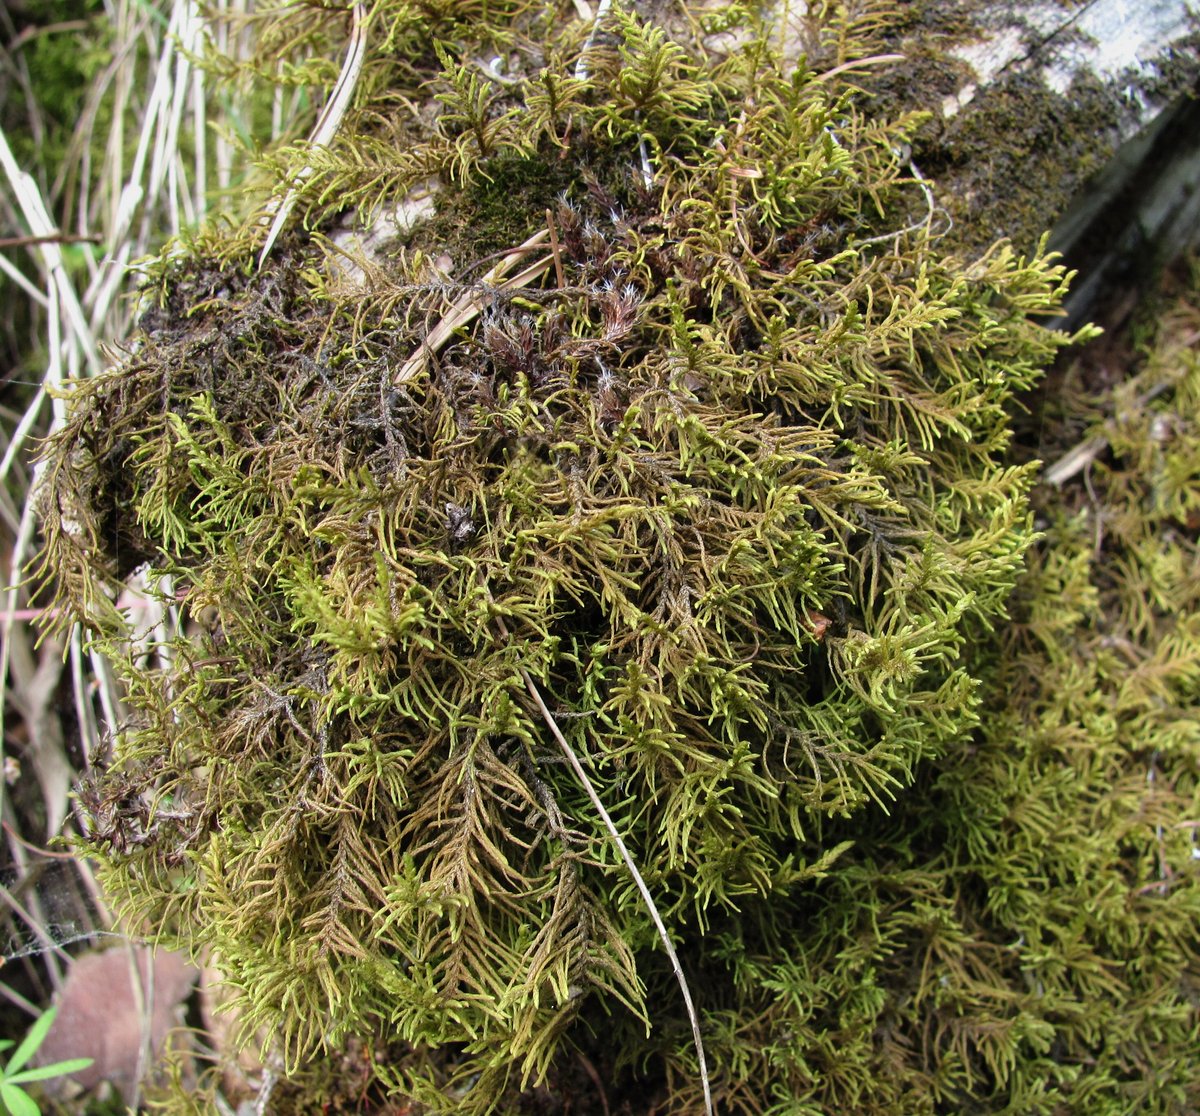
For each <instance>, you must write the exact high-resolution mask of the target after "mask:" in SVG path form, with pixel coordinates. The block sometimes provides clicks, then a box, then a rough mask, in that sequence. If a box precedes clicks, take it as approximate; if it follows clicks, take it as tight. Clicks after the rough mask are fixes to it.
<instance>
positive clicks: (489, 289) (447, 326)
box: [393, 229, 552, 384]
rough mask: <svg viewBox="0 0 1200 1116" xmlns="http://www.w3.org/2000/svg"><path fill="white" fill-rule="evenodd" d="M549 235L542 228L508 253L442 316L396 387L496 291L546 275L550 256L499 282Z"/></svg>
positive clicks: (406, 364)
mask: <svg viewBox="0 0 1200 1116" xmlns="http://www.w3.org/2000/svg"><path fill="white" fill-rule="evenodd" d="M549 236H550V230H549V229H539V230H538V231H537V232H536V233H534V234H533V236H531V237H529V239H528V240H526V241H524V242H523V243H521V244H518V245H517V247H515V248H511V249H509V251H507V252H505V253H504V258H503V259H501V261H500V262H499V263H498V264H496V266H495V267H493V268H492V270H491V271H489V272H488V273H487V275H485V276H484V278H483V282H482V283H481V284H480V286H479V287H478V288H477V289H472V290H469V291H467V292H466V293H465V294H463V295H462V296H461V297H460V298H459V299H458V300H457V301H456V302H455V303H454V304H453V305H452V306H451V307H450V308H449V309H448V310H447V311H446V313H445V314H443V315H442V317H441V319H440V320H439V321H438V323H437V325H435V326H434V327H433V329H431V330H430V331H429V334H428V335H427V336H426V338H425V340H424V341H422V342H421V344H420V346H419V347H418V348H417V351H416V352H415V353H413V355H412V356H411V357H409V358H408V360H406V361H405V362H404V365H403V367H401V369H400V371H399V372H397V373H396V377H395V380H394V381H393V382H394V383H395V384H402V383H405V382H406V381H408V380H411V379H412V378H413V377H414V376H416V375H418V374H419V373H420V372H422V371H423V370H424V368H425V365H426V363H427V362H428V360H429V358H430V357H431V356H433V355H435V354H436V353H438V352H440V351H441V349H442V346H444V345H445V344H446V342H447V341H449V340H450V338H451V337H452V336H454V331H455V330H456V329H461V328H462V327H463V326H465V325H467V324H468V323H470V322H472V321H474V320H475V318H476V317H477V316H478V314H479V311H480V310H481V309H482V308H483V305H484V302H485V301H486V299H487V298H488V297H489V295H490V294H491V293H493V292H494V291H497V290H502V291H512V290H519V289H520V288H521V287H527V286H529V284H530V283H533V282H534V281H535V280H537V279H540V278H541V277H542V276H543V275H545V273H546V271H547V270H548V269H549V267H550V264H551V262H552V257H551V256H545V257H543V258H542V259H540V260H537V261H536V262H534V263H532V264H530V265H529V266H528V267H526V268H525V269H524V270H523V271H520V272H518V273H517V274H516V275H514V276H513V277H512V278H511V279H508V280H505V281H504V282H503V283H501V282H499V280H501V279H503V278H504V276H505V275H507V274H508V272H509V271H511V270H512V268H513V266H514V265H515V264H517V263H518V262H519V261H521V260H522V259H524V258H525V257H526V256H528V255H529V254H530V252H532V251H533V250H534V249H535V248H537V247H538V246H539V245H540V244H543V243H544V242H545V241H546V240H547V238H548V237H549Z"/></svg>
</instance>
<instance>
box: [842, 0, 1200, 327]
mask: <svg viewBox="0 0 1200 1116" xmlns="http://www.w3.org/2000/svg"><path fill="white" fill-rule="evenodd" d="M911 8H912V12H911V14H910V15H908V17H907V19H906V22H905V24H904V26H903V27H902V28H900V29H899V31H898V33H896V34H895V35H894V36H893V37H892V39H891V41H890V43H889V46H890V47H891V48H892V49H895V50H897V51H898V52H899V53H902V54H904V55H905V58H906V61H905V62H904V63H903V64H902V65H900V66H899V67H897V68H896V69H895V70H894V71H892V72H891V73H888V74H886V75H872V76H871V77H870V78H869V79H867V80H864V85H866V86H867V87H868V88H870V89H871V90H872V91H874V92H875V93H876V94H877V95H879V96H882V97H885V98H892V99H894V100H895V101H896V103H897V105H898V106H899V105H907V106H917V107H920V108H923V109H926V110H927V111H928V112H929V113H930V121H929V123H928V124H927V125H926V127H925V128H924V129H923V131H922V133H921V136H920V138H919V140H918V142H917V143H916V144H915V145H914V152H913V162H914V165H915V166H917V167H919V168H920V170H921V172H922V173H923V174H924V175H925V176H927V177H929V178H931V179H933V180H934V181H935V183H936V187H937V197H938V201H939V204H940V205H942V206H944V207H945V208H946V209H947V211H948V212H949V214H950V216H951V218H952V219H953V222H954V226H953V229H952V231H951V232H950V233H949V238H950V241H951V243H953V244H955V245H956V246H957V247H959V248H961V249H962V250H964V251H972V250H978V249H982V248H984V247H986V246H987V245H988V244H990V243H991V242H992V241H994V240H995V239H997V238H999V237H1009V238H1011V239H1012V240H1013V241H1014V242H1015V243H1016V244H1017V245H1018V246H1019V247H1021V248H1031V247H1033V246H1034V244H1036V242H1037V240H1038V238H1039V237H1040V236H1041V235H1042V233H1043V232H1044V231H1046V230H1048V229H1052V230H1053V235H1052V238H1051V244H1052V246H1053V247H1054V248H1056V249H1058V250H1059V251H1061V252H1063V254H1064V255H1065V256H1066V258H1067V260H1068V262H1069V263H1070V264H1071V265H1072V266H1073V267H1076V268H1078V269H1079V270H1080V272H1081V276H1080V280H1079V282H1078V283H1077V285H1076V287H1075V291H1074V294H1073V295H1072V298H1071V301H1070V304H1069V310H1070V317H1069V323H1070V324H1077V323H1078V322H1081V321H1082V320H1084V319H1085V318H1087V317H1089V316H1090V315H1094V314H1095V313H1097V312H1098V311H1099V310H1100V309H1101V306H1102V305H1112V304H1113V302H1114V301H1117V302H1120V301H1122V300H1123V299H1125V292H1128V291H1129V290H1130V289H1131V288H1134V289H1136V288H1138V287H1140V286H1142V285H1144V284H1145V283H1146V282H1147V281H1148V279H1149V276H1150V275H1152V274H1153V272H1154V270H1155V269H1157V268H1160V267H1162V266H1163V265H1164V264H1166V263H1168V262H1169V261H1170V259H1171V258H1173V257H1174V256H1176V255H1178V254H1179V253H1181V252H1184V251H1187V250H1188V249H1189V248H1191V247H1194V246H1195V244H1196V241H1197V230H1198V229H1200V222H1198V221H1197V218H1198V217H1200V189H1198V187H1200V145H1198V144H1197V140H1198V139H1200V110H1198V109H1197V107H1196V105H1195V103H1194V101H1193V100H1192V95H1193V94H1194V92H1195V89H1196V87H1197V82H1198V80H1200V34H1198V29H1200V24H1198V22H1197V19H1196V17H1195V15H1193V14H1192V12H1191V11H1190V9H1189V6H1188V5H1187V4H1185V3H1183V2H1182V0H1151V2H1148V3H1130V2H1128V0H1092V2H1090V3H1084V4H1074V5H1071V4H1046V3H1030V2H1023V3H1016V4H1010V3H984V4H978V3H970V2H968V0H958V2H956V3H949V4H946V3H941V4H932V3H917V4H913V5H911Z"/></svg>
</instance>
